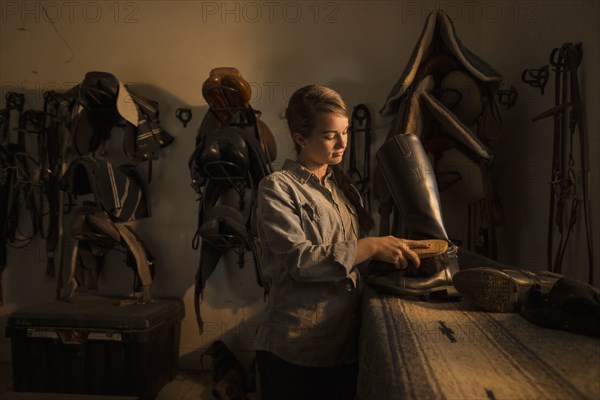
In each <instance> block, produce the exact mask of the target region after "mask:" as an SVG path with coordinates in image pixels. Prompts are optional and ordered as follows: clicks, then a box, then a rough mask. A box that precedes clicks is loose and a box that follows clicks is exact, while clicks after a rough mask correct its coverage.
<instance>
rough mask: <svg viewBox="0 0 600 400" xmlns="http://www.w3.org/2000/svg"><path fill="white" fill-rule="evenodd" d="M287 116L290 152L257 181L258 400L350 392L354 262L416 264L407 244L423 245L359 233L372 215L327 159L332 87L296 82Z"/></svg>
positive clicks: (356, 287) (333, 151) (342, 135)
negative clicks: (261, 312)
mask: <svg viewBox="0 0 600 400" xmlns="http://www.w3.org/2000/svg"><path fill="white" fill-rule="evenodd" d="M286 119H287V122H288V127H289V130H290V133H291V136H292V139H293V141H294V144H295V147H296V153H297V159H296V161H292V160H286V161H285V162H284V165H283V167H282V170H281V171H277V172H274V173H273V174H271V175H269V176H268V177H266V178H264V179H263V180H262V181H261V182H260V184H259V188H258V204H257V222H258V227H257V230H258V236H259V239H260V243H261V249H262V263H261V265H262V268H263V273H264V275H265V277H266V280H267V283H268V284H269V285H270V294H269V298H268V303H267V308H266V310H265V316H264V320H263V322H262V323H261V325H260V326H259V329H258V335H257V340H256V348H257V363H258V369H259V374H260V379H261V387H262V393H263V399H266V400H268V399H296V398H297V399H303V400H305V399H317V398H327V399H351V398H353V397H354V391H355V386H356V372H357V368H356V351H357V336H358V329H359V327H358V305H359V298H360V293H361V289H362V283H361V277H360V275H359V272H358V270H357V268H356V267H357V265H358V264H360V263H362V262H364V261H367V260H369V259H377V260H381V261H385V262H388V263H392V264H395V265H396V267H397V268H405V267H406V266H407V263H408V261H409V260H411V261H412V262H414V264H415V265H417V266H418V265H419V258H418V256H417V255H416V254H415V252H414V251H412V250H411V249H413V248H422V247H426V245H425V244H422V243H420V242H415V241H411V240H404V239H399V238H396V237H393V236H387V237H364V238H359V236H360V232H361V231H368V230H370V229H371V228H372V227H373V220H372V218H371V217H370V215H369V214H368V212H366V210H365V209H364V208H363V207H362V205H361V200H360V196H359V195H358V192H357V191H356V189H355V188H354V187H353V186H352V185H351V184H350V182H349V179H348V178H347V177H346V176H345V175H344V174H343V173H342V172H341V170H340V169H339V167H336V165H337V164H339V163H340V162H341V161H342V156H343V154H344V150H345V148H346V144H347V134H348V122H349V112H348V108H347V107H346V105H345V104H344V101H343V100H342V98H341V97H340V95H339V94H338V93H337V92H335V91H334V90H332V89H330V88H328V87H325V86H321V85H309V86H305V87H303V88H300V89H298V90H297V91H296V92H295V93H294V94H293V95H292V97H291V98H290V102H289V105H288V108H287V110H286ZM359 215H360V218H359ZM359 220H360V227H359ZM361 228H362V230H361Z"/></svg>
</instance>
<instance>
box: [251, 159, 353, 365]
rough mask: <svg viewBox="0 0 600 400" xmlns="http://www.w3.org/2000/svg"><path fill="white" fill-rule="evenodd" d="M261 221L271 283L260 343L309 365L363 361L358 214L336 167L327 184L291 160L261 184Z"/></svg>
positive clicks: (264, 260)
mask: <svg viewBox="0 0 600 400" xmlns="http://www.w3.org/2000/svg"><path fill="white" fill-rule="evenodd" d="M257 223H258V226H257V232H258V237H259V239H260V248H261V253H262V254H261V266H262V269H263V274H264V276H265V278H266V280H267V282H268V283H269V285H270V287H271V288H270V293H269V297H268V301H267V307H266V310H265V312H264V315H263V320H262V322H261V324H259V326H258V332H257V337H256V342H255V345H256V349H257V350H266V351H270V352H272V353H274V354H275V355H277V356H278V357H280V358H282V359H284V360H286V361H288V362H290V363H293V364H296V365H302V366H311V367H331V366H337V365H342V364H348V363H351V362H354V361H356V347H357V339H358V316H357V314H358V305H359V298H360V292H361V289H362V284H361V280H360V276H359V273H358V270H357V269H356V268H354V267H353V263H354V259H355V257H356V246H357V244H356V243H357V240H358V236H359V228H358V218H357V215H356V210H355V209H354V207H353V206H352V205H351V204H350V203H349V201H348V200H347V198H346V196H345V195H344V194H343V192H342V190H341V189H340V188H339V187H338V186H337V184H336V183H335V178H334V177H333V173H332V171H331V169H329V168H328V171H327V174H326V177H325V185H321V184H320V182H319V180H318V178H317V177H316V176H315V175H314V174H313V173H311V172H310V171H308V170H307V169H306V168H304V167H303V166H302V165H301V164H299V163H298V162H296V161H292V160H286V161H285V162H284V165H283V168H282V170H281V171H277V172H274V173H272V174H271V175H269V176H267V177H266V178H264V179H263V180H262V181H261V182H260V184H259V187H258V204H257Z"/></svg>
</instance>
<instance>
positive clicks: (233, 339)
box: [0, 0, 600, 368]
mask: <svg viewBox="0 0 600 400" xmlns="http://www.w3.org/2000/svg"><path fill="white" fill-rule="evenodd" d="M515 5H516V7H517V8H516V9H515V8H514V7H515ZM1 6H2V8H1V10H2V14H1V29H0V46H1V47H0V59H1V61H0V83H1V85H2V97H4V94H5V93H6V92H7V91H10V90H17V91H25V92H26V93H27V106H28V107H32V108H37V107H39V106H40V103H41V96H42V94H43V92H44V91H45V90H48V89H55V90H63V89H67V88H69V87H71V86H73V85H74V84H76V83H78V82H80V81H81V79H82V78H83V76H84V74H85V73H86V72H88V71H91V70H100V71H108V72H112V73H113V74H115V75H116V76H117V77H118V78H119V79H120V80H122V81H123V82H125V83H130V84H132V85H134V86H135V88H136V89H137V90H138V91H139V92H140V93H141V94H143V95H146V96H147V97H150V98H153V99H155V100H157V101H158V102H159V103H160V110H161V122H162V125H163V127H164V128H165V129H166V130H168V131H169V132H170V133H171V134H173V135H174V136H175V137H176V141H175V142H174V144H173V145H171V146H170V147H168V148H166V149H164V150H163V151H162V152H161V154H160V160H159V161H158V162H156V163H154V165H153V168H154V175H153V181H152V184H151V185H150V187H149V193H150V199H151V203H152V209H153V216H152V218H150V219H148V220H145V221H139V222H138V223H137V224H136V231H137V232H138V233H139V234H140V236H141V237H142V239H143V240H144V241H145V242H146V243H147V244H148V246H149V247H150V248H151V250H152V252H153V253H154V255H155V256H156V258H157V260H156V266H157V272H156V281H155V283H154V285H153V294H154V295H155V296H157V297H160V296H175V297H183V298H184V299H185V304H186V318H185V319H184V321H183V330H182V344H181V355H182V366H185V367H192V368H199V367H200V358H199V350H200V349H202V348H204V347H205V346H206V345H207V344H209V343H210V342H212V341H213V340H215V339H217V338H224V339H225V340H226V341H227V343H228V344H230V345H231V346H232V348H234V349H235V350H237V351H238V354H240V356H241V357H242V358H243V359H244V360H245V361H246V362H248V360H249V359H250V357H251V345H252V339H253V336H254V327H255V323H256V318H257V314H258V313H259V312H260V310H261V309H262V307H264V303H263V300H262V290H261V289H260V288H258V287H257V286H256V284H255V281H254V274H253V271H252V269H251V268H246V269H244V270H239V269H238V268H237V266H236V265H235V258H233V257H232V258H229V259H228V261H227V262H226V263H222V264H221V265H220V266H219V267H218V268H217V270H216V272H215V274H214V275H213V277H212V278H211V279H210V280H209V282H208V286H207V289H206V291H205V297H204V303H203V305H202V313H203V316H204V318H205V320H206V321H207V331H206V333H205V335H203V336H199V335H198V332H197V328H196V325H195V320H194V311H193V299H192V293H193V283H194V275H195V272H196V268H197V264H198V253H197V252H195V251H194V250H193V249H192V248H191V239H192V236H193V234H194V231H195V228H196V215H197V209H196V202H195V198H196V196H195V194H194V192H193V190H192V189H191V188H190V186H189V182H190V180H189V175H188V168H187V160H188V157H189V155H190V154H191V152H192V149H193V146H194V138H195V130H196V128H197V127H198V126H199V124H200V121H201V118H202V116H203V115H204V113H205V112H206V109H207V106H206V103H205V102H204V99H203V98H202V96H201V85H202V82H203V81H204V80H205V79H206V77H207V76H208V72H209V71H210V70H211V69H212V68H214V67H219V66H235V67H237V68H238V69H239V70H240V71H241V72H242V74H243V75H244V76H245V77H246V79H247V80H248V81H250V82H251V85H252V88H253V91H254V94H253V98H252V105H253V107H254V108H256V109H259V110H261V111H262V112H263V119H264V121H265V122H267V124H268V125H269V126H270V127H271V130H272V131H273V132H274V133H275V136H276V140H277V145H278V149H279V155H278V159H277V163H276V165H275V167H276V168H279V166H280V165H281V163H282V161H283V160H284V159H285V158H290V157H293V152H292V146H291V141H290V140H289V138H288V134H287V132H286V129H285V126H284V121H283V120H282V119H281V114H282V112H283V111H284V108H285V105H286V102H287V100H288V98H289V95H290V94H291V92H292V91H293V90H294V89H295V88H297V87H300V86H302V85H304V84H307V83H312V82H321V83H327V84H329V85H332V86H333V87H334V88H336V89H338V90H339V91H340V92H341V93H342V95H343V96H344V97H345V99H346V101H347V102H348V103H349V104H350V105H355V104H358V103H366V104H367V105H368V106H369V107H370V108H371V111H372V113H373V115H374V121H373V123H374V132H373V140H374V142H373V143H372V151H373V155H372V157H371V160H372V161H374V160H375V157H374V152H375V150H376V149H377V147H378V146H379V145H381V143H382V142H383V138H384V137H385V135H386V134H387V130H388V126H389V122H390V120H389V119H387V118H385V119H384V118H381V117H379V116H378V115H377V114H376V112H377V111H378V110H379V108H380V107H381V106H382V105H383V102H384V100H385V98H386V96H387V94H388V92H389V90H390V89H391V87H392V85H393V84H394V83H395V82H396V80H397V79H398V77H399V75H400V72H401V71H402V69H403V67H404V65H405V63H406V61H407V59H408V57H409V54H410V52H411V51H412V48H413V46H414V44H415V42H416V40H417V38H418V36H419V33H420V31H421V29H422V26H423V23H424V21H425V18H426V16H427V14H428V12H429V11H431V10H433V9H435V8H440V7H441V8H444V9H445V10H446V11H447V12H448V14H449V15H450V17H451V18H453V20H454V21H455V23H456V28H457V32H458V34H459V36H460V38H461V40H462V41H463V43H464V44H465V45H466V46H467V47H468V48H469V49H471V50H473V51H474V52H476V53H478V54H480V55H481V56H482V57H483V58H484V59H486V60H487V61H489V62H490V63H491V64H492V65H493V66H494V67H496V69H498V70H499V71H501V72H502V73H503V74H505V76H506V84H507V85H510V84H514V85H515V86H517V88H518V89H519V93H520V95H521V96H520V98H519V102H518V103H517V105H516V106H515V107H514V109H511V110H510V111H508V112H506V111H503V116H504V118H505V125H504V127H505V128H504V134H505V138H504V139H503V142H502V146H501V148H500V153H499V156H498V164H499V165H500V166H501V167H502V168H503V169H502V170H503V174H504V177H505V178H506V183H503V185H502V189H503V191H502V196H503V200H504V201H505V205H506V214H507V223H506V225H505V227H504V228H503V230H502V231H501V232H500V243H501V253H500V258H501V259H503V260H506V261H510V262H515V263H520V264H524V265H526V266H533V267H539V268H540V269H541V268H542V265H541V263H542V262H543V257H542V255H543V254H544V248H545V245H544V238H545V229H546V217H545V212H544V209H545V208H546V207H547V200H546V198H547V183H546V182H547V180H548V177H547V172H546V171H548V170H549V168H550V164H549V162H550V161H549V155H550V153H549V151H550V150H549V149H550V148H549V147H548V143H550V142H549V134H548V131H550V130H551V127H550V126H549V125H548V124H547V123H545V124H546V125H545V126H544V127H542V124H541V123H539V124H538V125H535V126H533V125H532V124H531V123H529V122H528V121H529V120H530V118H531V117H532V116H533V115H535V114H537V112H538V111H543V110H544V109H546V108H547V107H548V106H549V101H550V99H551V97H550V94H547V95H546V96H545V97H544V98H543V101H544V103H542V102H541V100H540V98H539V97H538V96H536V95H535V93H533V91H532V90H531V89H528V88H527V87H524V86H523V85H522V84H520V80H519V76H520V72H521V70H522V69H523V68H531V67H537V66H540V65H542V64H544V63H545V62H546V57H547V55H548V54H549V51H550V50H551V48H552V47H555V46H558V45H560V44H561V43H562V42H564V41H567V40H571V41H579V40H583V41H584V43H585V48H586V49H589V50H588V51H587V52H586V60H585V63H584V66H583V69H584V74H583V77H584V82H585V84H584V86H585V87H586V88H588V89H587V90H586V92H585V94H586V100H587V106H588V117H589V132H590V134H596V137H595V139H594V140H592V141H590V146H592V147H591V148H590V152H591V153H592V154H598V150H599V145H598V137H597V132H598V116H597V114H596V113H595V112H594V111H595V110H596V109H597V104H598V77H597V73H593V72H592V71H597V70H598V52H597V50H598V35H597V34H598V24H599V22H598V21H599V19H598V2H587V1H580V2H568V1H563V2H541V1H538V2H535V1H534V2H523V3H516V2H503V1H500V2H486V3H480V2H472V1H468V2H467V1H464V2H463V1H456V2H439V1H435V2H429V1H427V2H421V1H397V2H396V1H366V0H363V1H338V2H312V1H297V2H280V1H273V2H262V1H258V2H221V1H132V2H119V3H117V2H113V1H97V2H93V1H73V2H62V1H57V2H27V3H24V2H20V1H18V2H17V1H12V2H11V1H2V3H1ZM43 6H45V8H46V12H47V14H44V13H43V8H44V7H43ZM511 7H512V8H511ZM532 9H533V12H534V14H531V13H532V11H531V10H532ZM532 15H533V17H535V18H536V19H535V21H531V17H532ZM562 21H566V25H563V22H562ZM594 51H595V52H594ZM592 105H594V106H592ZM181 106H189V107H191V108H192V110H193V113H194V119H193V120H192V122H191V123H190V124H189V125H188V127H187V128H185V129H184V128H183V126H182V125H181V124H180V122H179V121H178V120H177V119H176V118H175V110H176V109H177V108H178V107H181ZM542 128H544V129H542ZM545 140H547V142H546V145H544V146H539V143H540V142H544V141H545ZM114 142H115V143H114V146H113V147H114V149H116V151H115V152H114V153H113V154H115V155H117V154H118V149H119V148H120V147H119V146H120V143H118V142H119V140H118V138H115V139H114ZM594 162H595V164H594V174H595V175H594V176H595V179H596V181H597V180H598V162H597V160H595V161H594ZM372 169H373V168H372ZM523 169H525V170H526V171H531V172H532V173H533V174H534V176H533V178H531V179H533V180H534V182H533V184H532V185H529V184H528V182H529V180H523V179H522V180H519V179H518V177H520V176H521V174H522V172H521V171H522V170H523ZM515 180H516V181H517V182H518V184H517V186H516V187H515V186H513V184H512V182H514V181H515ZM515 189H517V190H515ZM595 198H596V199H597V198H598V195H597V192H596V195H595ZM446 202H447V203H446V204H447V205H445V207H444V213H445V217H446V220H447V225H448V227H449V230H450V234H451V236H453V237H464V235H465V229H466V228H465V223H464V217H465V210H464V209H463V208H462V207H458V208H457V207H454V206H450V204H452V199H446ZM376 207H377V205H376V204H375V207H374V209H375V210H376ZM597 215H598V208H597V206H596V208H595V216H596V220H595V221H596V224H595V226H596V227H597V226H598V223H597V221H598V220H597ZM523 218H526V219H527V222H526V223H522V220H523ZM575 240H577V238H576V237H575V238H574V239H573V241H575ZM43 257H44V245H43V243H42V242H36V243H33V244H32V245H31V246H30V247H28V248H26V249H22V250H18V251H11V252H10V253H9V260H10V261H9V265H8V267H7V269H6V271H5V274H4V289H5V304H6V305H5V306H4V308H2V309H0V316H4V317H6V315H8V314H9V313H10V312H11V311H14V310H15V309H17V308H18V307H21V306H23V305H26V304H31V303H35V302H38V301H42V300H45V299H50V298H52V297H53V295H54V286H55V284H54V282H53V281H51V280H47V279H45V278H44V261H43ZM570 257H571V258H570V260H569V261H572V260H573V261H574V260H580V258H577V254H575V253H570ZM578 262H579V261H578ZM572 271H573V273H574V274H575V275H576V276H577V277H582V272H581V268H579V269H575V268H573V269H572ZM598 273H599V274H600V271H598ZM130 280H131V273H130V271H129V270H127V269H126V267H125V266H124V264H123V263H122V261H121V256H119V255H113V256H111V262H109V263H107V265H106V266H105V270H104V275H103V279H102V281H101V288H102V289H101V290H102V292H103V293H108V294H126V293H127V292H128V289H129V286H130ZM2 344H3V346H2V347H1V348H0V359H2V360H6V359H8V358H9V357H10V355H9V352H8V345H7V341H4V342H2Z"/></svg>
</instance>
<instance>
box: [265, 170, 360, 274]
mask: <svg viewBox="0 0 600 400" xmlns="http://www.w3.org/2000/svg"><path fill="white" fill-rule="evenodd" d="M291 193H292V190H291V188H290V187H288V186H287V184H286V182H284V181H282V180H280V179H278V178H277V177H275V176H273V175H271V176H268V177H266V178H264V179H263V180H262V181H261V182H260V184H259V187H258V204H257V223H258V236H259V240H260V246H261V249H262V252H263V270H264V272H265V273H266V274H267V275H271V276H273V275H275V274H274V273H276V271H274V269H276V268H281V266H283V267H285V268H286V270H287V272H288V273H289V274H290V275H291V276H292V278H294V279H295V280H298V281H312V282H326V281H339V280H342V279H345V278H348V277H349V274H350V272H351V271H352V269H353V267H354V265H353V264H354V260H355V258H356V247H357V242H356V240H347V241H337V242H335V243H318V244H315V243H313V242H312V241H311V240H309V239H308V238H307V236H306V233H305V232H304V229H303V227H302V221H301V217H300V210H299V207H298V205H297V202H296V201H295V200H294V198H292V195H291Z"/></svg>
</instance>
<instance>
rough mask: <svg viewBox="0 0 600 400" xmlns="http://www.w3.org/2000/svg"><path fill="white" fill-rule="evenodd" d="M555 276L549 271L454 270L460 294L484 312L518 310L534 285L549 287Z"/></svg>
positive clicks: (456, 285) (542, 287)
mask: <svg viewBox="0 0 600 400" xmlns="http://www.w3.org/2000/svg"><path fill="white" fill-rule="evenodd" d="M558 279H559V276H557V275H556V274H552V273H548V272H546V273H540V274H534V273H533V272H530V271H526V270H519V269H503V270H499V269H494V268H472V269H467V270H461V271H459V272H457V273H456V275H454V278H453V282H454V286H455V287H456V290H458V292H459V293H460V294H461V295H463V296H464V297H465V298H467V299H468V300H469V301H471V302H472V303H473V304H475V305H476V306H478V307H480V308H481V309H483V310H484V311H489V312H518V311H519V310H520V308H521V305H522V304H523V302H524V301H525V300H526V298H527V295H528V293H529V291H530V290H531V289H532V288H533V287H534V286H536V287H539V288H541V289H542V290H546V288H547V289H548V290H549V288H550V287H552V285H553V284H554V283H555V282H556V281H557V280H558Z"/></svg>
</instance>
